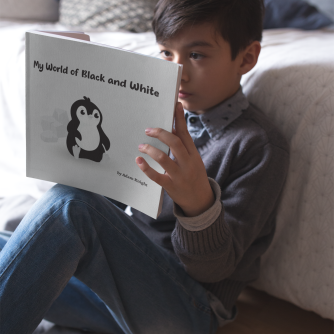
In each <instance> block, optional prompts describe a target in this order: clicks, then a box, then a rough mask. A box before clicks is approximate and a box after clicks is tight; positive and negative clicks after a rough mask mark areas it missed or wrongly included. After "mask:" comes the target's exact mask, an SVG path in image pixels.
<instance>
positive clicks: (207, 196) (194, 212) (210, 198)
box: [180, 184, 215, 217]
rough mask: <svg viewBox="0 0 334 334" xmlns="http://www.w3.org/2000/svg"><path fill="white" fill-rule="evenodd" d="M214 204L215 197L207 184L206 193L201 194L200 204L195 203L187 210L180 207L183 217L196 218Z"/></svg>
mask: <svg viewBox="0 0 334 334" xmlns="http://www.w3.org/2000/svg"><path fill="white" fill-rule="evenodd" d="M214 203H215V195H214V193H213V191H212V189H211V187H210V185H209V184H208V188H207V189H206V191H204V192H203V193H202V196H201V202H200V204H198V203H196V204H195V205H192V206H191V207H189V208H186V207H181V206H180V208H181V209H182V211H183V213H184V215H185V217H196V216H199V215H201V214H202V213H203V212H205V211H207V210H209V209H210V208H211V207H212V205H213V204H214Z"/></svg>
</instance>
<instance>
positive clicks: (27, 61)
mask: <svg viewBox="0 0 334 334" xmlns="http://www.w3.org/2000/svg"><path fill="white" fill-rule="evenodd" d="M25 37H26V39H25V66H26V68H25V75H26V78H25V84H26V87H25V94H26V176H29V174H30V163H29V159H30V151H29V145H30V130H29V129H30V126H29V124H28V123H29V111H30V71H29V69H30V66H29V64H30V43H29V42H30V34H29V33H28V32H26V34H25Z"/></svg>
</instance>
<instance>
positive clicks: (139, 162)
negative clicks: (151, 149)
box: [137, 157, 144, 165]
mask: <svg viewBox="0 0 334 334" xmlns="http://www.w3.org/2000/svg"><path fill="white" fill-rule="evenodd" d="M143 162H144V160H143V158H141V157H138V158H137V163H138V164H139V165H141V164H142V163H143Z"/></svg>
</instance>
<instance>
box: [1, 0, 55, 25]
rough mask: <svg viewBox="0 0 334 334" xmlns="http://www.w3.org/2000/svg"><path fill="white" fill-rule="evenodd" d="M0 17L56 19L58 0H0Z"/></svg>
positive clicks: (40, 19) (39, 19)
mask: <svg viewBox="0 0 334 334" xmlns="http://www.w3.org/2000/svg"><path fill="white" fill-rule="evenodd" d="M0 18H4V19H19V20H37V21H58V18H59V1H58V0H0Z"/></svg>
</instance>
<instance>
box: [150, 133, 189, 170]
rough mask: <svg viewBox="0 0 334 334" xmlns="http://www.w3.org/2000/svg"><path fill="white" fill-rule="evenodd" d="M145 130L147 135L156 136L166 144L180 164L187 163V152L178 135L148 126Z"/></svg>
mask: <svg viewBox="0 0 334 334" xmlns="http://www.w3.org/2000/svg"><path fill="white" fill-rule="evenodd" d="M145 132H146V134H147V135H148V136H150V137H154V138H157V139H159V140H160V141H161V142H163V143H164V144H166V145H167V146H168V147H169V148H170V149H171V151H172V153H173V155H174V157H175V158H176V159H177V161H179V162H180V164H183V163H184V164H186V163H187V161H188V160H189V153H188V150H187V149H186V147H185V145H184V143H183V142H182V139H181V138H180V137H179V136H178V135H174V134H172V133H170V132H168V131H166V130H164V129H161V128H154V129H151V128H148V129H146V130H145ZM152 147H153V146H152ZM152 158H153V157H152Z"/></svg>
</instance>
